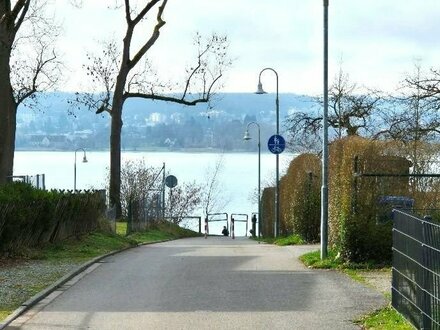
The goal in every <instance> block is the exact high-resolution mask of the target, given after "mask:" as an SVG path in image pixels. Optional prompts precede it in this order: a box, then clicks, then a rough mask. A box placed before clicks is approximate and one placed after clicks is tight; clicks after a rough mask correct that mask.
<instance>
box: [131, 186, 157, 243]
mask: <svg viewBox="0 0 440 330" xmlns="http://www.w3.org/2000/svg"><path fill="white" fill-rule="evenodd" d="M127 213H128V214H127V218H128V224H127V233H128V234H129V233H132V232H139V231H144V230H146V229H148V228H149V227H150V226H151V225H152V224H154V223H156V222H158V221H159V220H161V219H163V209H162V205H161V200H160V195H159V194H157V195H152V196H148V197H145V198H143V199H136V200H131V201H129V203H128V210H127Z"/></svg>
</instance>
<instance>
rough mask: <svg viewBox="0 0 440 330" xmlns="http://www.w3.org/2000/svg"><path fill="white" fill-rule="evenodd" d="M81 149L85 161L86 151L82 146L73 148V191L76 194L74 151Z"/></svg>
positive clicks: (84, 161)
mask: <svg viewBox="0 0 440 330" xmlns="http://www.w3.org/2000/svg"><path fill="white" fill-rule="evenodd" d="M79 150H82V151H83V153H84V154H83V160H82V162H83V163H87V157H86V151H85V149H84V148H78V149H76V150H75V162H74V163H73V193H74V194H76V152H77V151H79Z"/></svg>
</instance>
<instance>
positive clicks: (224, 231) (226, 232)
mask: <svg viewBox="0 0 440 330" xmlns="http://www.w3.org/2000/svg"><path fill="white" fill-rule="evenodd" d="M222 234H223V236H229V231H228V228H226V226H223V230H222Z"/></svg>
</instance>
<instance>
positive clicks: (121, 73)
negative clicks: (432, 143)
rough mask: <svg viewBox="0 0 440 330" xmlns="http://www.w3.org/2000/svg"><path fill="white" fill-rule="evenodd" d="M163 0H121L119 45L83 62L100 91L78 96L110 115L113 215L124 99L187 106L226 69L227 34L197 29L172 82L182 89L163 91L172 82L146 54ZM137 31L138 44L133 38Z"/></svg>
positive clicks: (204, 97)
mask: <svg viewBox="0 0 440 330" xmlns="http://www.w3.org/2000/svg"><path fill="white" fill-rule="evenodd" d="M167 3H168V1H167V0H150V1H146V2H145V4H144V5H140V4H138V6H134V5H132V4H131V2H130V1H129V0H124V2H123V5H122V6H121V7H120V9H123V11H124V15H125V26H126V30H125V34H124V37H123V40H122V45H121V46H122V47H119V43H117V42H109V43H106V45H105V48H104V50H103V52H102V53H101V54H99V55H90V56H89V60H90V64H89V65H88V66H87V67H86V69H87V74H88V75H89V77H90V78H91V79H92V81H93V83H94V84H95V85H96V86H98V87H99V88H100V90H101V93H98V94H97V93H89V94H85V95H78V98H77V100H76V101H77V102H80V103H83V104H86V105H87V106H88V107H89V108H90V109H94V110H96V113H103V112H107V113H108V114H109V115H110V116H111V135H110V187H109V195H110V205H111V206H115V207H116V215H117V216H119V215H120V214H121V213H120V169H121V131H122V125H123V123H122V111H123V106H124V103H125V101H126V100H127V99H129V98H142V99H145V100H160V101H168V102H174V103H179V104H182V105H189V106H191V105H196V104H198V103H201V102H208V101H209V100H210V97H211V95H212V93H213V91H214V87H216V86H217V84H218V83H219V79H220V78H221V77H222V75H223V71H224V69H225V68H226V67H227V66H228V65H229V64H230V63H229V60H228V59H227V58H226V49H227V39H226V37H222V36H218V35H212V36H211V37H210V38H207V39H206V41H204V40H203V38H202V37H201V36H200V35H197V36H196V38H195V48H196V51H197V53H196V56H195V63H194V64H193V65H191V66H189V67H188V68H187V70H186V78H185V80H184V82H183V84H182V85H180V86H173V87H174V88H172V89H174V90H177V88H178V87H180V88H179V90H181V91H182V92H181V93H179V94H166V93H164V92H163V91H164V90H168V91H170V90H171V85H170V84H167V83H162V82H160V81H159V79H158V75H157V74H156V73H155V72H154V71H153V70H152V68H151V64H150V62H149V61H148V59H147V53H148V51H149V50H150V49H151V47H152V46H153V45H154V44H155V42H156V41H157V40H158V38H159V36H160V32H161V29H162V28H163V26H164V25H165V21H164V19H163V15H164V11H165V8H166V6H167ZM152 15H155V21H154V24H153V26H152V28H151V31H150V33H149V34H146V32H145V26H144V25H142V23H143V22H145V21H146V19H147V17H148V18H149V17H150V16H152ZM140 27H143V28H140ZM135 37H136V41H137V42H136V45H137V46H135V44H134V43H132V41H133V40H134V38H135ZM139 41H140V43H139ZM134 48H136V49H134Z"/></svg>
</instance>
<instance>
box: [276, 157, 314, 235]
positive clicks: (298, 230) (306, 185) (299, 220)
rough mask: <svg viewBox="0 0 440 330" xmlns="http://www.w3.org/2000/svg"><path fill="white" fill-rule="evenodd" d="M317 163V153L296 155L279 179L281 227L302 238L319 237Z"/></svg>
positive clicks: (288, 232) (284, 230) (286, 232)
mask: <svg viewBox="0 0 440 330" xmlns="http://www.w3.org/2000/svg"><path fill="white" fill-rule="evenodd" d="M320 164H321V162H320V159H319V157H318V156H317V155H314V154H302V155H299V156H298V157H296V158H294V159H293V160H292V161H291V163H290V165H289V168H288V170H287V173H286V175H284V176H283V178H282V179H281V181H280V195H281V200H280V204H281V205H280V209H281V210H280V213H281V214H280V216H281V228H282V231H283V232H284V233H285V234H290V233H295V234H298V235H300V236H301V238H302V239H304V240H305V241H306V242H317V241H319V229H320V210H321V208H320V205H321V203H320V200H321V194H320V184H321V181H320V176H321V167H320Z"/></svg>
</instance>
